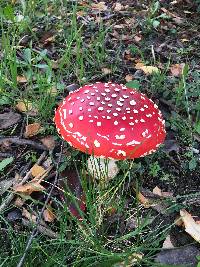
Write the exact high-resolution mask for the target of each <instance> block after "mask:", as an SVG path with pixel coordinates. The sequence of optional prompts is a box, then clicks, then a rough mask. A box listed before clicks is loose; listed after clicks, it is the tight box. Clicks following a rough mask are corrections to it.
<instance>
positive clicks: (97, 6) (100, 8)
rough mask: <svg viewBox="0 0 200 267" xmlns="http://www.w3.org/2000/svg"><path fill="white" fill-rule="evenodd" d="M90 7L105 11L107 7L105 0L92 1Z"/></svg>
mask: <svg viewBox="0 0 200 267" xmlns="http://www.w3.org/2000/svg"><path fill="white" fill-rule="evenodd" d="M91 7H92V9H97V10H99V11H106V10H107V9H108V8H107V6H106V4H105V2H99V3H98V4H95V3H92V5H91Z"/></svg>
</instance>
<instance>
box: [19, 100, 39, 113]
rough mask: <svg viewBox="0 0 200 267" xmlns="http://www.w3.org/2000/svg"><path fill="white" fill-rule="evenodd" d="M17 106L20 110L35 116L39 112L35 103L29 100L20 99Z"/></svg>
mask: <svg viewBox="0 0 200 267" xmlns="http://www.w3.org/2000/svg"><path fill="white" fill-rule="evenodd" d="M15 107H16V109H17V110H19V111H20V112H26V113H27V114H29V115H31V116H35V115H37V114H38V110H37V109H36V108H34V107H33V104H32V103H31V102H30V101H27V100H24V101H19V102H18V103H17V105H16V106H15Z"/></svg>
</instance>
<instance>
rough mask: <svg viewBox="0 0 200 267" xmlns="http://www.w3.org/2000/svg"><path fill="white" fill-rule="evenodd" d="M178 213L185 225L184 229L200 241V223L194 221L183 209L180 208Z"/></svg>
mask: <svg viewBox="0 0 200 267" xmlns="http://www.w3.org/2000/svg"><path fill="white" fill-rule="evenodd" d="M180 215H181V218H182V220H183V223H184V226H185V231H186V232H187V233H188V234H189V235H190V236H192V237H193V238H194V239H195V240H196V241H197V242H200V225H199V224H198V223H196V222H195V220H194V219H193V218H192V215H191V214H190V213H189V212H187V211H186V210H185V209H182V210H180Z"/></svg>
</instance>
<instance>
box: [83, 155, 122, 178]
mask: <svg viewBox="0 0 200 267" xmlns="http://www.w3.org/2000/svg"><path fill="white" fill-rule="evenodd" d="M87 166H88V170H89V172H90V174H91V175H92V176H93V177H94V178H96V179H98V180H100V181H109V180H112V179H113V178H114V177H115V176H116V175H117V174H118V172H119V168H118V166H117V164H116V160H113V159H105V158H99V157H94V156H90V157H89V158H88V161H87Z"/></svg>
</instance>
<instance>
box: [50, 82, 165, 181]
mask: <svg viewBox="0 0 200 267" xmlns="http://www.w3.org/2000/svg"><path fill="white" fill-rule="evenodd" d="M55 124H56V127H57V130H58V132H59V133H60V135H61V136H62V138H63V139H64V140H66V141H67V142H68V143H69V144H70V145H71V146H73V147H75V148H76V149H78V150H80V151H82V152H85V153H87V154H90V155H91V158H90V159H89V161H88V165H89V167H90V172H92V173H93V172H94V170H95V169H97V166H99V169H98V171H97V172H96V173H97V174H96V175H97V176H100V174H101V173H102V171H101V170H102V169H103V170H105V166H107V167H109V165H110V164H111V163H110V160H113V163H112V164H111V165H112V166H114V175H116V174H117V172H118V169H117V167H116V166H117V165H116V163H115V161H116V160H124V159H134V158H139V157H144V156H146V155H149V154H151V153H153V152H155V151H156V149H157V148H158V147H159V146H160V144H162V143H163V141H164V139H165V136H166V131H165V121H164V120H163V118H162V114H161V112H160V110H159V109H158V106H157V105H156V104H155V103H154V102H153V101H152V100H151V99H149V98H147V96H146V95H145V94H143V93H140V92H138V91H136V90H135V89H132V88H127V87H126V86H124V85H123V84H115V83H112V82H108V83H101V82H96V83H94V84H89V85H85V86H83V87H80V88H79V89H77V90H75V91H74V92H70V94H69V95H68V96H67V97H66V98H65V99H64V100H63V102H62V104H61V105H60V106H59V107H58V109H57V110H56V112H55ZM92 157H95V158H99V160H96V161H94V160H93V158H92ZM108 159H109V161H108ZM105 160H107V163H106V164H105ZM97 162H98V164H96V163H97ZM113 164H114V165H113ZM108 173H109V171H108ZM111 176H112V177H113V175H111ZM112 177H110V176H109V177H107V178H108V179H111V178H112Z"/></svg>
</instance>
